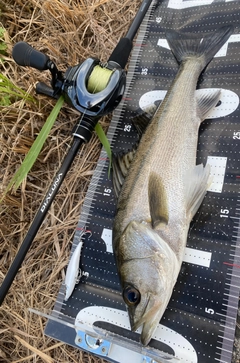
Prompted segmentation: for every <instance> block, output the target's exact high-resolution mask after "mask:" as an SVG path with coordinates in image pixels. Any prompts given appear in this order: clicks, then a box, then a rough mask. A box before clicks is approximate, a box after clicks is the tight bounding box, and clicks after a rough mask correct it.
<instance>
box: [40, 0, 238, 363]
mask: <svg viewBox="0 0 240 363" xmlns="http://www.w3.org/2000/svg"><path fill="white" fill-rule="evenodd" d="M196 5H197V6H196ZM239 21H240V3H239V1H219V0H216V1H207V0H202V1H193V0H168V1H159V2H155V4H153V6H152V7H151V9H150V11H149V13H148V15H147V16H146V17H145V20H144V21H143V23H142V26H141V28H140V31H139V34H138V37H137V40H136V42H135V45H134V49H133V53H132V56H131V61H130V65H129V68H128V82H127V88H126V92H125V97H124V99H123V101H122V102H121V104H120V106H119V107H118V109H117V110H116V111H115V112H114V115H113V119H112V121H111V124H110V127H109V131H108V138H109V140H110V141H111V146H112V149H113V150H114V151H119V150H128V149H131V147H132V145H134V143H135V141H136V140H137V134H136V130H135V129H134V127H133V126H132V122H131V120H132V117H133V116H134V115H136V114H137V113H138V112H139V110H140V109H142V108H144V106H146V105H149V104H150V103H154V102H158V103H159V102H161V101H162V99H163V98H164V96H165V94H166V90H167V89H168V88H169V86H170V84H171V82H172V80H173V79H174V77H175V75H176V72H177V70H178V65H177V63H176V60H175V59H174V57H173V55H172V53H171V52H170V50H169V48H168V47H167V42H166V40H165V30H166V29H180V30H182V31H184V32H189V33H196V32H202V33H205V32H211V31H215V30H216V29H217V28H218V27H220V26H222V25H228V24H232V25H234V27H235V30H234V34H233V35H231V37H230V38H229V40H228V41H227V43H226V44H225V45H224V47H223V48H222V49H221V50H220V51H219V53H218V54H217V55H216V56H215V58H214V59H213V60H212V61H211V63H210V64H209V65H208V66H207V68H206V69H205V71H204V73H203V74H202V75H201V76H200V78H199V82H198V88H199V90H198V91H197V92H205V90H207V89H209V88H210V89H222V92H221V102H220V104H219V105H218V106H217V107H216V108H215V110H214V111H213V112H212V113H211V114H210V115H209V117H208V119H207V120H205V121H204V123H203V124H202V125H201V127H200V132H199V144H198V153H197V164H199V163H204V164H206V163H207V162H208V163H209V164H210V165H211V173H212V175H213V177H214V179H213V184H212V185H211V187H210V189H209V191H208V193H207V195H206V197H205V198H204V201H203V203H202V205H201V207H200V208H199V210H198V212H197V214H196V215H195V217H194V219H193V221H192V222H191V225H190V229H189V234H188V242H187V248H186V254H185V258H184V261H183V264H182V268H181V271H180V274H179V277H178V280H177V283H176V285H175V288H174V291H173V294H172V298H171V300H170V302H169V305H168V308H167V310H166V312H165V314H164V316H163V318H162V319H161V322H160V325H159V327H158V329H157V331H156V333H155V336H154V337H153V339H152V340H151V342H150V344H149V348H147V349H146V350H144V352H143V351H142V349H141V345H140V343H139V333H135V332H131V331H130V330H129V323H128V317H127V313H126V309H125V305H124V304H123V301H122V297H121V291H120V285H119V280H118V276H117V271H116V266H115V261H114V256H113V253H112V245H111V241H112V224H113V218H114V215H115V209H116V199H115V196H114V192H113V186H112V181H111V179H109V177H108V164H109V163H108V159H107V157H106V153H105V151H104V150H103V151H102V153H101V155H100V158H99V161H98V164H97V167H96V170H95V172H94V175H93V178H92V181H91V183H90V186H89V189H88V192H87V195H86V198H85V203H84V206H83V208H82V211H81V215H80V220H79V223H78V226H77V228H76V233H75V237H74V241H73V248H75V247H76V245H77V244H78V242H79V238H80V235H81V232H82V230H83V229H84V228H87V230H89V231H91V235H90V236H89V235H86V236H85V239H84V247H83V252H82V257H81V268H82V269H83V270H84V271H87V272H88V273H89V277H88V278H87V279H84V278H83V280H82V281H81V282H80V283H79V284H78V285H76V287H75V290H74V292H73V294H72V296H71V297H70V298H69V300H68V301H67V302H65V301H64V295H65V287H64V285H63V286H62V287H61V289H60V292H59V295H58V297H57V301H56V305H55V308H54V310H53V312H52V318H50V319H49V321H48V324H47V327H46V331H45V333H46V334H47V335H49V336H51V337H54V338H56V339H59V340H62V341H64V342H67V343H68V344H71V345H75V346H78V347H80V348H82V349H87V350H89V351H91V352H93V353H96V354H99V355H102V356H104V357H105V359H109V360H110V361H116V362H122V361H126V359H125V360H122V359H123V358H124V354H125V349H129V351H131V352H132V354H133V352H136V353H138V354H139V356H138V355H137V354H136V355H134V357H133V358H132V360H131V362H133V363H134V362H144V360H143V359H145V362H150V361H151V360H150V358H151V359H152V358H154V359H155V360H156V361H157V359H158V358H157V357H161V362H167V361H172V362H179V361H180V362H184V363H197V362H198V363H212V362H215V361H216V362H222V363H230V362H231V356H232V347H233V340H234V333H235V324H236V314H237V308H238V298H239V286H240V284H239V281H240V223H239V222H240V219H239V216H240V194H239V187H240V168H239V165H240V163H239V162H240V153H239V152H240V120H239V117H240V109H239V94H240V84H239V80H240V62H239V54H240V23H239ZM76 324H79V326H78V327H76ZM81 324H82V325H81ZM74 325H75V329H74V328H73V326H74ZM71 326H72V327H71ZM81 326H82V330H83V333H84V332H86V333H89V334H90V335H91V332H95V334H97V333H98V334H99V336H102V337H103V336H104V335H105V336H106V334H107V335H108V337H106V340H109V341H110V342H111V344H115V345H118V343H119V350H117V349H116V350H115V351H114V349H112V351H111V350H108V349H106V348H104V349H102V351H99V350H98V346H97V345H96V346H95V347H93V346H91V344H90V345H88V344H85V345H83V344H82V343H83V342H82V337H81V338H79V340H77V339H76V340H75V338H76V333H78V329H79V330H81ZM114 352H115V353H114ZM121 352H123V353H121ZM142 356H143V357H144V358H141V357H142ZM148 357H150V358H149V360H148ZM141 359H142V360H141ZM159 359H160V358H159Z"/></svg>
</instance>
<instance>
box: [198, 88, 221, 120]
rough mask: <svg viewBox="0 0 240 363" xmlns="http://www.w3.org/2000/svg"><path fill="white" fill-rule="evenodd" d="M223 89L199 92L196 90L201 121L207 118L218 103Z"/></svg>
mask: <svg viewBox="0 0 240 363" xmlns="http://www.w3.org/2000/svg"><path fill="white" fill-rule="evenodd" d="M220 96H221V90H220V89H218V90H214V91H210V90H209V92H208V93H207V94H206V93H200V94H198V93H197V92H196V99H197V105H198V115H199V117H200V119H201V121H203V120H205V118H206V117H207V115H208V114H209V112H210V111H211V110H212V109H213V108H214V107H215V106H216V105H217V103H218V101H219V100H220Z"/></svg>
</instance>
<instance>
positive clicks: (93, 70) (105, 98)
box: [63, 58, 126, 117]
mask: <svg viewBox="0 0 240 363" xmlns="http://www.w3.org/2000/svg"><path fill="white" fill-rule="evenodd" d="M64 78H65V82H64V84H63V93H64V95H65V99H66V101H67V102H68V103H69V104H70V105H71V106H73V107H74V108H75V109H76V110H78V111H79V112H81V113H83V114H84V115H87V116H91V117H101V116H103V115H106V114H107V113H110V112H112V111H113V110H114V109H115V107H116V106H117V105H118V104H119V102H120V101H121V98H122V96H123V93H124V90H125V84H126V73H125V71H124V70H123V69H122V68H121V67H120V66H119V65H118V64H117V63H115V62H113V61H109V62H108V63H107V64H106V65H104V66H103V65H101V63H100V61H99V60H98V59H95V58H88V59H87V60H85V61H84V62H83V63H82V64H81V65H77V66H75V67H71V68H69V69H68V70H67V72H66V74H65V76H64Z"/></svg>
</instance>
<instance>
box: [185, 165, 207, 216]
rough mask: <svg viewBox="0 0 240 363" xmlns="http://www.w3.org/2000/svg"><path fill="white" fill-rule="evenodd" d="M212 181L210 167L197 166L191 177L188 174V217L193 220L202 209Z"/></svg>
mask: <svg viewBox="0 0 240 363" xmlns="http://www.w3.org/2000/svg"><path fill="white" fill-rule="evenodd" d="M209 181H210V165H208V164H207V165H206V166H205V167H204V166H203V164H200V165H196V166H195V168H194V169H193V170H192V171H191V173H190V175H189V173H187V175H186V181H185V194H186V201H187V215H188V216H189V220H190V221H191V219H192V218H193V216H194V215H195V213H196V212H197V210H198V208H199V207H200V205H201V203H202V201H203V198H204V196H205V194H206V192H207V189H208V187H209V184H210V183H209Z"/></svg>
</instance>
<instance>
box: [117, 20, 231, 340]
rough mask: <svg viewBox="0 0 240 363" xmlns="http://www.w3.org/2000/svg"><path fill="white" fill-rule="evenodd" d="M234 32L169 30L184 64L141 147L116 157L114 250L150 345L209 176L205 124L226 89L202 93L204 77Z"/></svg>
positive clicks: (131, 310)
mask: <svg viewBox="0 0 240 363" xmlns="http://www.w3.org/2000/svg"><path fill="white" fill-rule="evenodd" d="M232 32H233V28H232V26H225V27H222V28H220V29H218V30H217V31H216V32H214V33H211V34H208V35H205V36H199V35H197V36H196V35H194V36H193V35H189V34H186V33H180V32H176V31H172V30H170V31H167V32H166V38H167V40H168V43H169V46H170V48H171V50H172V52H173V54H174V56H175V57H176V59H177V61H178V62H179V63H180V67H179V71H178V73H177V75H176V78H175V79H174V81H173V83H172V85H171V87H170V89H169V91H168V92H167V94H166V96H165V99H164V100H163V102H162V104H161V105H160V106H159V107H158V108H157V110H156V112H155V114H154V116H153V118H152V120H151V122H150V123H149V125H148V126H147V127H146V130H145V131H144V132H143V135H142V138H141V140H140V143H139V146H138V148H137V150H136V151H134V152H132V153H130V154H126V155H124V156H123V157H121V156H119V155H118V156H116V157H115V161H114V163H113V166H114V183H115V188H116V189H117V193H118V192H119V189H120V187H121V185H122V184H123V186H122V189H121V191H120V193H119V196H118V204H117V212H116V216H115V220H114V226H113V250H114V254H115V259H116V264H117V269H118V273H119V277H120V282H121V286H122V290H123V299H124V301H125V303H126V306H127V310H128V314H129V318H130V324H131V328H132V330H133V331H135V330H136V329H138V328H139V327H140V326H143V327H142V332H141V342H142V344H143V345H147V344H148V343H149V341H150V340H151V338H152V336H153V334H154V331H155V329H156V327H157V325H158V323H159V321H160V319H161V318H162V315H163V313H164V311H165V309H166V307H167V304H168V302H169V299H170V297H171V295H172V291H173V288H174V285H175V283H176V280H177V277H178V274H179V271H180V268H181V264H182V260H183V256H184V251H185V247H186V241H187V234H188V229H189V224H190V222H191V219H192V218H193V216H194V214H195V213H196V212H197V210H198V208H199V206H200V204H201V203H202V200H203V198H204V196H205V194H206V190H207V188H208V186H209V182H210V179H209V175H210V167H209V166H208V165H206V166H205V167H204V166H203V165H202V164H201V165H196V151H197V142H198V130H199V126H200V124H201V122H202V121H203V120H204V119H205V118H206V116H207V115H208V113H209V111H210V110H211V109H212V108H213V107H215V106H216V104H217V103H218V101H219V98H220V93H221V91H220V90H218V91H214V92H212V93H210V94H209V95H207V96H206V95H205V96H201V97H198V96H197V95H196V92H195V90H196V86H197V81H198V78H199V75H200V74H201V72H202V71H203V69H204V68H205V67H206V65H207V64H208V63H209V62H210V60H211V59H212V58H213V57H214V55H215V54H216V53H217V52H218V50H219V49H220V48H221V47H222V46H223V44H224V43H225V42H226V41H227V39H228V38H229V36H230V35H231V34H232ZM141 127H142V126H141ZM130 161H131V163H130ZM125 176H126V178H125ZM124 179H125V180H124Z"/></svg>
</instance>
